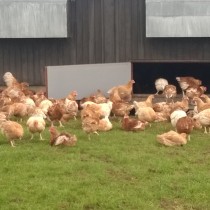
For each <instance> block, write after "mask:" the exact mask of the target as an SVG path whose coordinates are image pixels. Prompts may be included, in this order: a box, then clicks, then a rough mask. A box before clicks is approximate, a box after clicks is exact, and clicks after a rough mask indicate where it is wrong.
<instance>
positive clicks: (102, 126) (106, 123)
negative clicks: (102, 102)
mask: <svg viewBox="0 0 210 210" xmlns="http://www.w3.org/2000/svg"><path fill="white" fill-rule="evenodd" d="M112 127H113V126H112V123H111V122H110V120H109V118H108V117H107V116H105V117H104V118H102V119H100V120H99V125H98V131H109V130H111V129H112Z"/></svg>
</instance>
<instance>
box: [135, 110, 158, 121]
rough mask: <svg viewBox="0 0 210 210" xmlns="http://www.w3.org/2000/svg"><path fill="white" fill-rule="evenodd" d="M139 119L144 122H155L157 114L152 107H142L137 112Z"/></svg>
mask: <svg viewBox="0 0 210 210" xmlns="http://www.w3.org/2000/svg"><path fill="white" fill-rule="evenodd" d="M136 115H137V117H138V119H139V120H140V121H142V122H149V123H151V122H154V121H155V120H157V114H156V112H155V111H154V110H153V109H152V108H151V107H141V108H138V109H137V110H136Z"/></svg>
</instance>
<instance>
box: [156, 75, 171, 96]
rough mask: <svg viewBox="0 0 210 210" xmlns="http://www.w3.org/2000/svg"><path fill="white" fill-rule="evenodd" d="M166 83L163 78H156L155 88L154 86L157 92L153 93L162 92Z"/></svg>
mask: <svg viewBox="0 0 210 210" xmlns="http://www.w3.org/2000/svg"><path fill="white" fill-rule="evenodd" d="M166 85H168V80H166V79H164V78H158V79H156V80H155V88H156V90H157V92H156V93H155V95H158V94H159V92H163V90H164V89H165V86H166Z"/></svg>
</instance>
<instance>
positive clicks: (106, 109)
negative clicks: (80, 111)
mask: <svg viewBox="0 0 210 210" xmlns="http://www.w3.org/2000/svg"><path fill="white" fill-rule="evenodd" d="M87 105H91V106H92V105H93V106H94V107H98V108H97V109H98V110H100V112H101V116H103V117H105V116H107V117H109V116H110V113H111V110H112V105H113V102H112V101H110V100H108V101H107V102H106V103H100V104H96V103H94V102H92V101H86V102H84V103H83V104H82V108H85V107H86V106H87Z"/></svg>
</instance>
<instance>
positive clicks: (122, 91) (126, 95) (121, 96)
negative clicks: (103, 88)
mask: <svg viewBox="0 0 210 210" xmlns="http://www.w3.org/2000/svg"><path fill="white" fill-rule="evenodd" d="M134 83H135V81H134V80H130V81H129V82H128V83H127V84H125V85H119V86H115V87H112V88H111V89H110V90H108V92H107V93H108V94H109V99H110V100H111V101H113V102H121V101H123V102H129V101H131V99H132V91H133V84H134Z"/></svg>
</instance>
